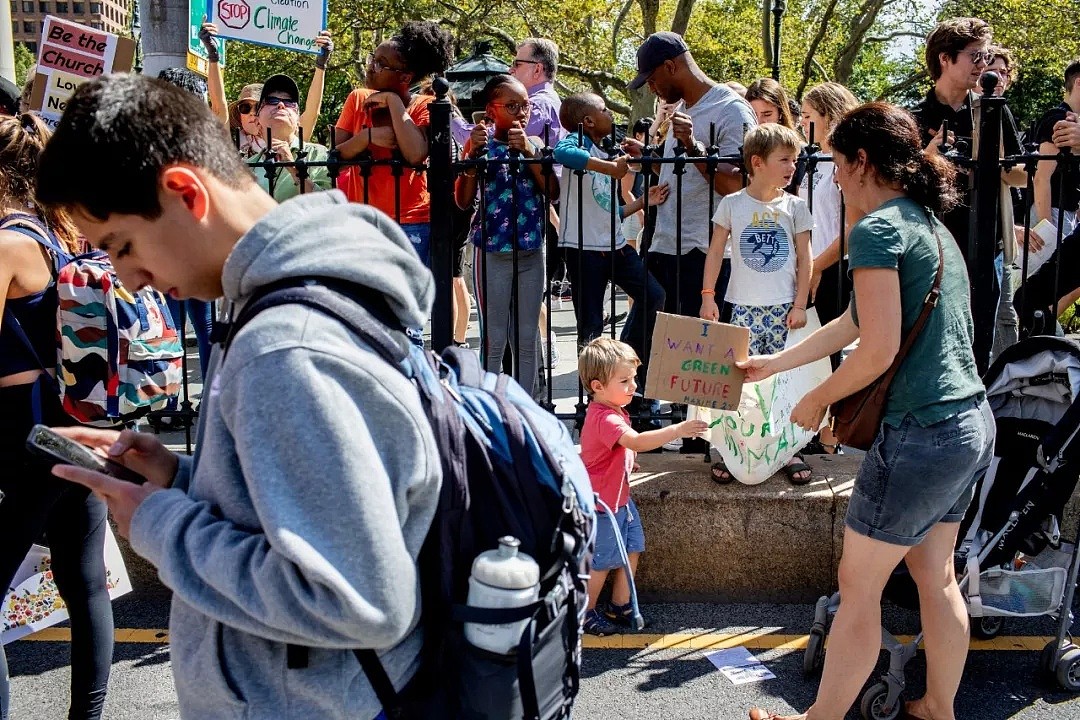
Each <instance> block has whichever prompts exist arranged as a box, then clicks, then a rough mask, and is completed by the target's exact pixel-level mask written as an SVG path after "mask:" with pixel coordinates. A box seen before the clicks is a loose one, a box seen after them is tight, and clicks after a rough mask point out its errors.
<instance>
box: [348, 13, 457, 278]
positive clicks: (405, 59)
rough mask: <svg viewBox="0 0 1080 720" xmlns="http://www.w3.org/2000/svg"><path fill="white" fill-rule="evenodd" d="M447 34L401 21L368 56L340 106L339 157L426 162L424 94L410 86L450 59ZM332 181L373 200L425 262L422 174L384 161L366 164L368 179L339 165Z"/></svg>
mask: <svg viewBox="0 0 1080 720" xmlns="http://www.w3.org/2000/svg"><path fill="white" fill-rule="evenodd" d="M453 53H454V38H453V36H452V35H451V34H450V33H449V32H448V31H446V30H444V29H443V28H442V27H440V26H439V24H438V23H435V22H429V21H415V22H407V23H405V24H404V25H403V26H402V27H401V30H399V31H398V33H397V34H396V35H394V36H393V37H392V38H390V39H389V40H386V41H385V42H383V43H382V44H381V45H379V46H378V47H377V48H375V52H374V53H372V54H371V55H369V56H368V62H367V73H366V75H365V77H364V87H362V88H358V89H356V90H353V91H352V92H351V93H350V94H349V97H348V99H347V100H346V101H345V107H343V108H342V110H341V117H339V118H338V121H337V126H336V127H335V128H334V139H335V142H336V145H337V149H338V151H339V152H340V153H341V157H342V158H344V159H345V160H352V159H353V158H355V157H359V156H361V155H364V154H365V153H366V156H367V157H369V158H370V159H371V160H374V161H376V162H380V161H387V160H391V159H393V158H394V157H400V158H401V159H402V160H403V161H404V162H405V163H406V164H407V165H411V166H416V165H420V164H422V163H423V162H424V161H425V160H427V156H428V140H427V128H428V125H430V116H429V114H428V105H429V104H430V103H431V101H432V100H434V99H435V97H434V96H432V95H424V94H416V95H414V94H413V93H412V92H411V91H410V88H411V87H413V86H414V85H416V84H417V83H420V82H421V81H423V80H424V79H425V78H427V77H429V76H431V75H435V74H437V73H440V72H442V71H443V70H445V69H446V68H447V67H448V66H449V65H450V63H451V62H452V61H453V57H454V55H453ZM338 187H339V188H340V189H342V190H344V191H345V193H346V194H347V195H348V196H349V200H352V201H353V202H362V203H367V204H369V205H373V206H374V207H377V208H378V209H380V210H382V211H383V212H385V213H386V214H387V215H389V216H390V217H392V218H394V219H395V220H396V221H397V222H398V224H399V225H401V228H402V229H403V230H404V231H405V234H406V235H407V236H408V237H409V240H410V241H411V242H412V244H413V247H414V248H415V249H416V252H417V254H418V255H419V256H420V259H421V260H422V261H423V262H424V264H425V265H427V264H429V256H430V250H429V245H428V243H429V238H430V232H431V226H430V224H429V223H430V221H431V216H430V210H431V197H430V196H429V195H428V188H427V175H426V173H423V172H417V171H416V170H413V169H406V170H405V171H404V172H403V174H402V175H401V177H395V175H394V171H393V168H391V167H390V165H389V164H388V163H385V162H383V163H382V164H378V165H375V166H373V167H372V168H371V176H370V181H367V180H365V178H364V177H363V175H362V174H361V173H360V172H359V170H358V168H357V167H355V166H353V167H349V168H346V169H345V170H344V171H343V172H342V173H341V175H339V176H338Z"/></svg>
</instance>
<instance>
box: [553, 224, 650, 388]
mask: <svg viewBox="0 0 1080 720" xmlns="http://www.w3.org/2000/svg"><path fill="white" fill-rule="evenodd" d="M565 252H566V269H567V272H568V274H569V275H570V288H571V292H572V293H573V295H574V316H575V317H576V319H577V328H578V345H579V346H584V345H585V344H587V343H588V342H590V341H591V340H594V339H596V338H598V337H600V335H601V334H602V333H603V332H604V292H605V291H606V290H607V284H608V282H609V281H611V282H614V283H615V285H617V286H618V287H619V288H621V289H622V291H623V292H625V293H626V295H627V296H628V297H629V298H630V299H631V300H633V301H634V307H633V308H631V310H630V315H629V316H628V317H627V319H626V325H625V327H623V331H622V336H621V337H620V339H621V340H622V341H623V342H625V343H626V344H627V345H629V346H630V347H632V348H634V352H636V353H637V354H638V358H640V359H641V367H640V368H639V369H638V374H639V376H640V378H641V379H642V381H641V383H640V384H641V385H642V387H644V378H645V376H646V373H647V371H648V367H647V364H648V362H649V346H650V345H651V343H652V333H653V326H654V325H655V324H656V311H657V310H661V309H662V308H663V307H664V289H663V288H662V287H660V283H658V282H657V281H656V278H654V277H653V276H652V275H650V274H649V273H647V272H645V265H644V263H642V261H641V256H640V255H638V254H637V251H636V250H634V248H632V247H630V246H629V245H625V246H623V247H622V248H620V249H618V250H616V251H615V252H610V251H603V250H578V249H577V248H566V249H565Z"/></svg>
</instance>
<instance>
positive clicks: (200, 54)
mask: <svg viewBox="0 0 1080 720" xmlns="http://www.w3.org/2000/svg"><path fill="white" fill-rule="evenodd" d="M206 2H207V0H188V49H187V67H188V70H191V71H192V72H197V73H199V74H200V75H202V76H203V77H206V75H207V74H208V72H209V66H210V60H209V58H208V57H207V56H206V48H205V47H203V44H202V40H200V39H199V31H200V30H202V24H203V18H204V17H206V16H207V9H206ZM216 44H217V50H218V57H219V60H218V65H219V66H220V67H222V68H224V67H225V41H224V40H222V39H221V38H218V40H217V43H216Z"/></svg>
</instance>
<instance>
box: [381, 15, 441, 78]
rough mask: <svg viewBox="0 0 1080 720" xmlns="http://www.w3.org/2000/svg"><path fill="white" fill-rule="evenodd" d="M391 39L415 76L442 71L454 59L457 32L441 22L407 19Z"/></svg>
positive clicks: (424, 75) (425, 75) (419, 76)
mask: <svg viewBox="0 0 1080 720" xmlns="http://www.w3.org/2000/svg"><path fill="white" fill-rule="evenodd" d="M390 41H391V42H392V43H394V46H395V47H396V48H397V51H398V52H399V53H401V58H402V60H403V61H404V62H405V67H406V69H407V70H408V71H409V72H411V73H412V74H413V78H414V79H415V80H420V79H422V78H425V77H427V76H429V75H435V74H437V73H441V72H443V71H444V70H446V68H448V67H449V66H450V63H452V62H453V61H454V36H453V35H451V34H450V33H449V31H447V30H443V29H442V28H441V27H440V26H439V24H438V23H437V22H431V21H429V20H413V21H411V22H407V23H405V24H404V25H402V26H401V30H399V31H398V34H397V35H395V36H394V37H392V38H391V39H390Z"/></svg>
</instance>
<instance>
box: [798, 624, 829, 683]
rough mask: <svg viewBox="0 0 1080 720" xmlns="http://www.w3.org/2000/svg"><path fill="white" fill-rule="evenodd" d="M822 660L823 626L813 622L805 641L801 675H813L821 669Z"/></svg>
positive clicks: (823, 655)
mask: <svg viewBox="0 0 1080 720" xmlns="http://www.w3.org/2000/svg"><path fill="white" fill-rule="evenodd" d="M823 662H825V628H823V627H822V626H821V625H818V624H817V623H815V624H814V627H813V628H811V629H810V637H809V638H808V639H807V641H806V650H805V652H803V661H802V672H803V677H805V678H810V677H813V676H814V675H815V674H817V672H818V671H819V670H820V669H821V665H822V663H823Z"/></svg>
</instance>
